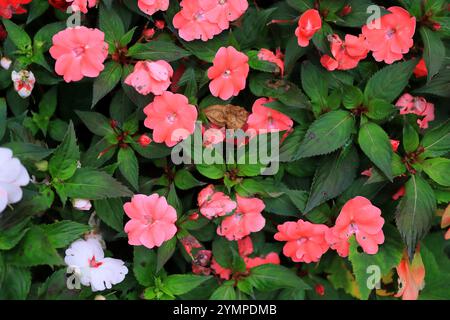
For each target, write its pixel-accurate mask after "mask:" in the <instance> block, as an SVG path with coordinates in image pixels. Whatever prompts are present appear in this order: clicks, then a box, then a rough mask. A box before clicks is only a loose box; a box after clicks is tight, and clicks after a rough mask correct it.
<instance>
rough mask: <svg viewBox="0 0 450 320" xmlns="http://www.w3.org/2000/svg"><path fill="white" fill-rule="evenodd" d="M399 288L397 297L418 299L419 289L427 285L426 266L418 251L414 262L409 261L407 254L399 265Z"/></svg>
mask: <svg viewBox="0 0 450 320" xmlns="http://www.w3.org/2000/svg"><path fill="white" fill-rule="evenodd" d="M397 274H398V278H399V279H398V283H399V290H398V292H397V294H396V295H395V296H396V297H402V300H417V298H419V291H420V290H422V289H423V288H424V286H425V266H424V265H423V262H422V257H421V255H420V253H419V252H418V251H416V253H415V254H414V258H413V260H412V262H411V263H410V262H409V258H408V256H407V255H404V257H403V259H402V260H401V261H400V264H399V265H398V266H397Z"/></svg>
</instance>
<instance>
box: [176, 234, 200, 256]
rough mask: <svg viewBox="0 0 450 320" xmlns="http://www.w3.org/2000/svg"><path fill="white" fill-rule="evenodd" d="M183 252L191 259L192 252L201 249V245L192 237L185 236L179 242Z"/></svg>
mask: <svg viewBox="0 0 450 320" xmlns="http://www.w3.org/2000/svg"><path fill="white" fill-rule="evenodd" d="M180 242H181V244H182V245H183V248H184V250H186V252H187V254H188V255H189V256H191V257H192V250H194V249H199V248H202V247H203V246H202V244H201V243H200V242H199V241H198V240H197V238H195V237H194V236H192V235H190V234H189V235H187V236H185V237H183V238H181V240H180Z"/></svg>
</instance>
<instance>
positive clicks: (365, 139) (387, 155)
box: [358, 122, 393, 181]
mask: <svg viewBox="0 0 450 320" xmlns="http://www.w3.org/2000/svg"><path fill="white" fill-rule="evenodd" d="M358 143H359V146H360V147H361V149H362V151H364V153H365V154H366V156H367V157H369V159H370V160H371V161H372V162H373V163H374V164H375V165H376V166H377V167H378V168H379V169H380V170H381V171H383V173H384V174H385V175H386V177H387V178H388V179H389V180H390V181H392V166H391V162H392V154H393V151H392V146H391V143H390V141H389V137H388V135H387V133H386V132H385V131H384V130H383V128H381V127H380V126H379V125H377V124H375V123H373V122H367V123H366V124H364V125H363V126H362V127H361V129H360V130H359V135H358Z"/></svg>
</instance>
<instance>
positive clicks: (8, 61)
mask: <svg viewBox="0 0 450 320" xmlns="http://www.w3.org/2000/svg"><path fill="white" fill-rule="evenodd" d="M11 63H12V61H11V59H9V58H7V57H2V58H1V59H0V66H2V68H3V69H5V70H9V68H10V67H11Z"/></svg>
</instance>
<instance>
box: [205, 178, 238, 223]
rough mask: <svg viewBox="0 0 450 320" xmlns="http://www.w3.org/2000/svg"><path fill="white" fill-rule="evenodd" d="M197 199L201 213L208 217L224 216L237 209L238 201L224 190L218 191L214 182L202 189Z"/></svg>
mask: <svg viewBox="0 0 450 320" xmlns="http://www.w3.org/2000/svg"><path fill="white" fill-rule="evenodd" d="M197 201H198V206H199V207H200V213H201V214H202V215H203V216H205V217H206V218H207V219H212V218H216V217H222V216H224V215H226V214H228V213H230V212H232V211H233V210H234V209H236V202H234V201H233V200H231V199H230V197H228V196H227V195H225V194H224V193H223V192H216V191H215V190H214V186H213V185H212V184H210V185H209V186H207V187H206V188H204V189H203V190H202V191H200V193H199V194H198V199H197Z"/></svg>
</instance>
